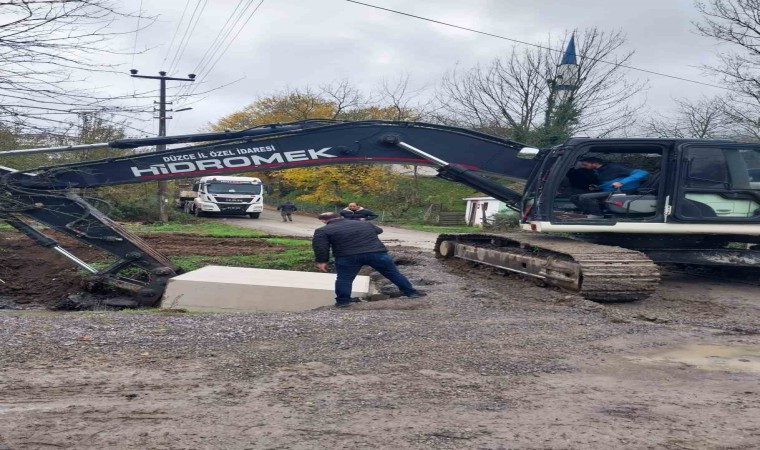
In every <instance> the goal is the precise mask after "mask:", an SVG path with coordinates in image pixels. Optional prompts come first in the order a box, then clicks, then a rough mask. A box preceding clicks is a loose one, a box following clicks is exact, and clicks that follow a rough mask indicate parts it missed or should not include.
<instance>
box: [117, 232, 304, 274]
mask: <svg viewBox="0 0 760 450" xmlns="http://www.w3.org/2000/svg"><path fill="white" fill-rule="evenodd" d="M128 228H130V230H132V231H133V232H136V233H139V234H147V233H187V234H197V235H199V236H211V237H217V238H256V239H259V240H261V241H263V242H265V243H267V244H271V245H278V246H282V247H284V250H282V251H277V252H271V253H255V250H253V251H251V253H250V254H247V253H246V249H245V248H241V249H240V254H237V255H227V256H203V255H190V256H173V257H170V259H171V260H172V262H173V263H174V264H177V265H178V266H180V267H182V268H183V269H184V270H195V269H198V268H201V267H204V266H208V265H220V266H237V267H256V268H260V269H280V270H313V261H314V256H313V254H312V251H311V242H310V241H309V240H308V239H294V238H281V237H271V236H270V235H267V234H265V233H263V232H261V231H258V230H252V229H249V228H241V227H236V226H233V225H228V224H224V223H218V222H213V221H204V220H201V221H199V222H198V223H192V224H179V223H168V224H152V225H143V224H133V225H129V226H128ZM189 245H190V244H189Z"/></svg>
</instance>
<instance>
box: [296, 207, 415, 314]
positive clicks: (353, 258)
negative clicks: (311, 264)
mask: <svg viewBox="0 0 760 450" xmlns="http://www.w3.org/2000/svg"><path fill="white" fill-rule="evenodd" d="M319 220H320V221H321V222H322V223H324V224H325V226H323V227H321V228H317V229H316V230H315V231H314V238H313V239H312V241H311V245H312V248H313V249H314V256H315V260H316V265H317V268H318V269H319V270H321V271H322V272H327V262H328V261H329V260H330V249H332V253H333V256H334V257H335V271H336V272H337V273H338V278H337V279H336V280H335V306H337V307H339V308H343V307H346V306H348V305H350V304H351V303H352V301H355V300H354V299H352V297H351V287H352V285H353V283H354V278H356V275H357V274H358V273H359V270H361V268H362V267H363V266H370V267H372V268H373V269H375V270H377V271H378V272H380V274H382V275H383V276H384V277H385V278H387V279H389V280H390V281H391V282H392V283H393V284H395V285H396V286H398V288H399V290H401V294H402V295H404V296H406V297H409V298H419V297H424V296H425V294H424V293H422V292H418V291H417V290H416V289H415V288H414V287H413V286H412V283H410V282H409V280H408V279H407V278H406V277H405V276H404V275H403V274H402V273H401V272H399V271H398V269H397V268H396V265H395V264H394V263H393V259H391V257H390V255H388V249H387V248H385V245H383V243H382V242H380V238H378V237H377V235H378V234H380V233H382V232H383V229H382V228H380V227H378V226H377V225H375V224H373V223H370V222H367V221H359V220H346V219H344V218H343V217H341V216H340V215H338V214H337V213H334V212H327V213H322V214H320V215H319Z"/></svg>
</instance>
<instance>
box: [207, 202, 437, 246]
mask: <svg viewBox="0 0 760 450" xmlns="http://www.w3.org/2000/svg"><path fill="white" fill-rule="evenodd" d="M218 220H220V221H223V222H224V223H229V224H231V225H235V226H239V227H245V228H253V229H256V230H261V231H264V232H267V233H272V234H276V235H279V236H308V237H311V236H313V235H314V230H315V229H317V228H319V227H321V226H322V222H320V221H318V220H317V219H316V218H314V217H311V216H301V215H293V222H287V223H285V222H283V221H282V219H281V218H280V213H278V212H277V211H273V210H270V209H267V210H265V211H264V213H263V214H262V215H261V217H260V218H259V219H232V218H221V219H218ZM381 227H382V229H383V234H381V235H380V239H381V240H382V241H383V242H384V243H385V244H386V245H387V246H389V247H392V246H401V245H403V246H406V247H417V248H424V249H425V250H430V251H432V250H433V246H434V245H435V240H436V238H437V237H438V234H436V233H429V232H426V231H417V230H408V229H405V228H398V227H392V226H388V225H381Z"/></svg>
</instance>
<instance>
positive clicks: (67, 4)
mask: <svg viewBox="0 0 760 450" xmlns="http://www.w3.org/2000/svg"><path fill="white" fill-rule="evenodd" d="M138 14H139V13H138ZM137 17H138V16H137V15H134V14H131V13H129V12H122V11H120V10H119V9H117V7H116V3H114V2H112V1H110V0H4V1H2V2H0V126H3V127H5V128H14V129H21V130H24V131H25V132H34V133H43V132H44V133H49V132H53V133H63V132H65V130H66V129H68V128H70V126H71V125H72V124H76V123H78V120H77V113H82V112H88V113H118V114H126V113H130V112H138V111H143V110H145V107H143V108H129V107H127V106H125V105H126V103H124V102H120V101H125V100H127V99H129V98H133V97H135V96H145V95H147V94H148V92H144V93H139V94H133V95H129V96H127V95H124V96H121V97H116V98H115V97H113V96H107V95H103V94H99V93H98V92H95V91H94V90H93V89H92V87H91V86H88V87H85V86H86V85H85V84H83V82H84V81H86V79H87V76H88V74H91V73H92V72H113V71H114V70H115V66H114V65H110V64H107V63H104V62H103V61H105V60H106V59H107V58H106V57H107V56H108V55H127V54H132V52H131V51H124V50H120V49H117V48H113V45H114V42H115V41H116V40H117V39H116V38H118V37H119V36H121V35H125V34H129V33H134V32H135V30H134V29H132V30H131V31H119V27H118V26H116V22H117V21H118V20H121V19H125V18H129V19H132V18H137ZM150 22H151V20H147V21H146V22H143V24H144V25H145V26H147V25H148V24H150ZM90 84H91V83H90ZM151 106H152V105H149V106H148V108H149V107H151Z"/></svg>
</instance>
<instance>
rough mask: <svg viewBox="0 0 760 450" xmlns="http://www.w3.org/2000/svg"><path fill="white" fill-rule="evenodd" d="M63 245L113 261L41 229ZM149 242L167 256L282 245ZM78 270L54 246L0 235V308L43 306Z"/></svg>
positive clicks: (186, 238)
mask: <svg viewBox="0 0 760 450" xmlns="http://www.w3.org/2000/svg"><path fill="white" fill-rule="evenodd" d="M45 233H46V234H48V235H50V236H51V237H53V238H54V239H56V240H57V241H58V242H59V243H60V244H61V246H62V247H63V248H65V249H66V250H68V251H70V252H71V253H73V254H75V255H76V256H77V257H79V258H80V259H82V260H83V261H85V262H87V263H94V262H105V261H113V257H112V256H110V255H108V254H106V253H105V252H102V251H100V250H99V249H97V248H95V247H92V246H89V245H86V244H83V243H82V242H79V241H77V240H75V239H72V238H69V237H68V236H65V235H61V234H57V233H53V232H50V231H49V230H48V231H46V232H45ZM141 237H142V238H143V239H144V240H145V241H146V242H148V244H149V245H151V246H152V247H154V248H155V249H157V250H158V251H159V252H161V253H163V254H165V255H167V256H170V257H171V256H186V255H200V256H229V255H243V254H251V253H272V252H277V251H280V250H282V249H283V247H282V246H279V245H275V244H271V243H269V242H266V241H263V240H261V239H255V238H218V237H210V236H199V235H194V234H182V233H172V234H169V233H153V234H148V235H143V236H141ZM83 277H84V273H83V271H82V270H80V269H79V268H78V267H77V266H76V265H75V264H74V263H73V262H71V261H69V260H68V259H66V258H64V257H63V256H61V255H60V254H58V253H56V252H55V251H53V250H51V249H47V248H43V247H40V246H39V245H37V244H35V243H34V242H33V241H32V240H31V239H29V238H27V237H26V236H24V235H22V234H20V233H17V232H15V231H10V230H8V231H5V230H4V231H3V233H2V235H0V280H2V282H0V308H2V307H3V305H6V307H9V306H12V304H13V303H16V304H21V305H30V304H35V305H40V306H47V305H51V304H53V303H56V302H58V301H59V300H61V299H62V298H65V297H66V296H68V295H70V294H74V293H76V292H79V291H80V290H81V289H82V286H83V280H84V278H83Z"/></svg>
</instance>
